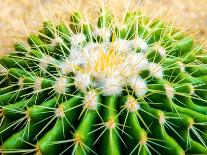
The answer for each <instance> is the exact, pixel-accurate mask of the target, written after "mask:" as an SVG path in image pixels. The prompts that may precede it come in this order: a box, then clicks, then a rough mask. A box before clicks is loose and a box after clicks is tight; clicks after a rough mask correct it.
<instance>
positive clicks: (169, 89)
mask: <svg viewBox="0 0 207 155" xmlns="http://www.w3.org/2000/svg"><path fill="white" fill-rule="evenodd" d="M174 91H175V90H174V88H173V87H172V86H171V85H169V84H165V92H166V95H167V97H169V98H170V99H172V98H173V96H174Z"/></svg>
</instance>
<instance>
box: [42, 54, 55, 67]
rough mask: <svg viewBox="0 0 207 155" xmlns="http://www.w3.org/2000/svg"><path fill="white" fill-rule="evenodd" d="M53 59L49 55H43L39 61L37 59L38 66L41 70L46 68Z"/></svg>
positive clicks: (52, 62)
mask: <svg viewBox="0 0 207 155" xmlns="http://www.w3.org/2000/svg"><path fill="white" fill-rule="evenodd" d="M54 62H55V59H54V58H53V57H51V56H49V55H44V56H43V57H42V58H41V59H40V61H39V66H40V68H41V69H43V70H47V67H48V65H50V64H54Z"/></svg>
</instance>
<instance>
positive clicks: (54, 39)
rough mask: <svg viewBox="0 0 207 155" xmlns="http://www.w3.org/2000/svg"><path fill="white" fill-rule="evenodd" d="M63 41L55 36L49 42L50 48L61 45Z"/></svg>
mask: <svg viewBox="0 0 207 155" xmlns="http://www.w3.org/2000/svg"><path fill="white" fill-rule="evenodd" d="M63 43H64V42H63V39H62V38H61V37H59V36H55V38H53V39H52V41H51V46H53V47H54V46H57V45H58V44H63Z"/></svg>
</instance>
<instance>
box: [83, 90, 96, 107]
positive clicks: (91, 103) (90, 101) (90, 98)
mask: <svg viewBox="0 0 207 155" xmlns="http://www.w3.org/2000/svg"><path fill="white" fill-rule="evenodd" d="M83 102H84V108H86V109H88V110H96V109H97V107H98V95H97V92H96V90H90V91H89V92H87V93H86V95H85V97H84V101H83Z"/></svg>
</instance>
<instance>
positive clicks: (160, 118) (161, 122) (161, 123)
mask: <svg viewBox="0 0 207 155" xmlns="http://www.w3.org/2000/svg"><path fill="white" fill-rule="evenodd" d="M165 122H166V119H165V115H164V114H162V115H160V117H159V124H160V125H164V124H165Z"/></svg>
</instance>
